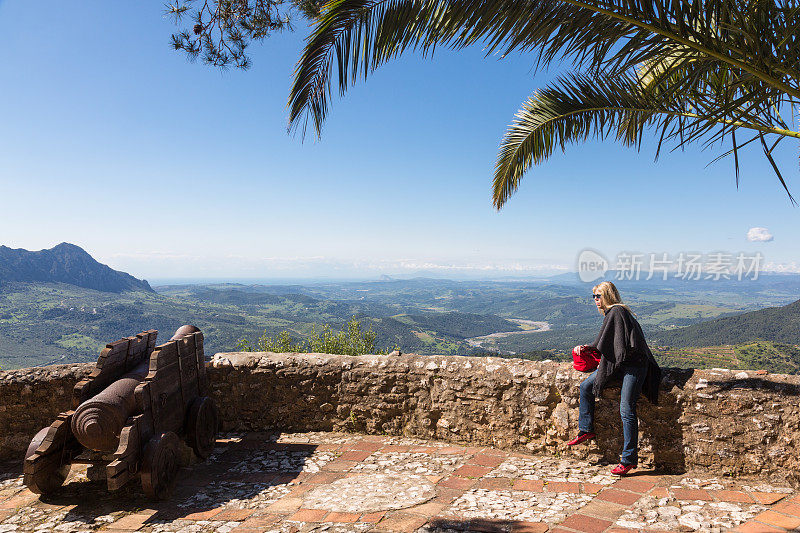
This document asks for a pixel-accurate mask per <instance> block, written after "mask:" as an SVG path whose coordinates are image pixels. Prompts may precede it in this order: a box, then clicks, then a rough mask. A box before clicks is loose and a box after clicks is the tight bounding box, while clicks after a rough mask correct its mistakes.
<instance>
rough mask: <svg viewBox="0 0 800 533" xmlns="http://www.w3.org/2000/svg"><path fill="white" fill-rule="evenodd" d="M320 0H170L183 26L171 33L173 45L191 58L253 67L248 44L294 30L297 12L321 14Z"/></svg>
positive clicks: (170, 10)
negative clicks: (293, 23)
mask: <svg viewBox="0 0 800 533" xmlns="http://www.w3.org/2000/svg"><path fill="white" fill-rule="evenodd" d="M320 4H321V1H318V0H202V1H200V0H170V1H169V2H168V3H166V4H165V6H164V7H165V10H166V14H167V15H170V16H171V17H172V18H173V19H174V21H175V23H176V24H177V25H181V26H183V25H185V27H184V28H183V29H181V30H180V31H178V32H176V33H174V34H172V43H171V44H172V47H173V48H174V49H175V50H178V51H182V52H185V53H186V55H187V56H188V57H189V59H190V60H192V61H194V60H195V59H197V58H198V57H200V58H202V60H203V62H204V63H206V64H208V65H213V66H216V67H222V68H226V67H229V66H231V65H233V66H234V67H236V68H241V69H246V68H248V67H249V66H250V58H249V56H248V55H247V47H248V45H249V44H250V43H251V42H252V41H263V40H264V39H266V38H267V37H269V36H270V35H272V34H273V33H276V32H280V31H284V30H292V29H293V28H292V21H293V18H295V17H296V16H297V15H299V16H300V17H302V18H314V17H316V16H318V15H319V6H320Z"/></svg>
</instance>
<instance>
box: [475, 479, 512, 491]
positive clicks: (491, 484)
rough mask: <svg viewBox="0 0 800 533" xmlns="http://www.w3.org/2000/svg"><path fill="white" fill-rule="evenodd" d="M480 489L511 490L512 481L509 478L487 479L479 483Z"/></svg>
mask: <svg viewBox="0 0 800 533" xmlns="http://www.w3.org/2000/svg"><path fill="white" fill-rule="evenodd" d="M478 488H479V489H490V490H498V489H500V490H509V489H510V488H511V480H510V479H508V478H507V477H485V478H483V479H481V480H480V481H478Z"/></svg>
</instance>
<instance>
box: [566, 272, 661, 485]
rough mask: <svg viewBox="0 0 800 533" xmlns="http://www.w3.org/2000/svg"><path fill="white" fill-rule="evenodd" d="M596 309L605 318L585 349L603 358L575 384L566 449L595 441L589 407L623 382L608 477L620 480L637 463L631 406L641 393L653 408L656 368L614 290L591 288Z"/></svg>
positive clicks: (658, 380)
mask: <svg viewBox="0 0 800 533" xmlns="http://www.w3.org/2000/svg"><path fill="white" fill-rule="evenodd" d="M592 297H593V298H594V303H595V305H597V310H598V311H599V312H600V313H601V314H603V315H605V318H604V319H603V327H602V328H600V333H599V334H598V335H597V338H596V339H595V341H594V342H593V343H592V344H590V346H592V347H594V348H596V349H597V350H598V351H600V353H601V354H602V356H601V358H600V364H599V365H598V367H597V370H595V371H594V372H592V374H591V375H590V376H589V377H588V378H586V379H585V380H584V381H583V382H582V383H581V385H580V408H579V416H578V436H577V437H575V438H574V439H572V440H571V441H569V443H568V445H569V446H574V445H576V444H581V443H582V442H586V441H588V440H590V439H593V438H595V432H594V402H595V398H597V397H598V396H599V395H600V393H601V391H602V390H603V388H604V387H605V386H606V385H607V384H608V383H609V381H612V380H615V379H621V380H622V389H621V393H620V402H619V414H620V416H621V417H622V434H623V440H624V443H623V447H622V455H621V457H620V462H619V465H617V466H616V467H615V468H614V469H613V470H612V471H611V473H612V474H616V475H620V476H622V475H625V474H627V473H628V472H629V471H630V470H631V469H633V468H636V466H637V463H638V462H639V457H638V447H639V422H638V419H637V418H636V401H637V400H638V399H639V394H640V393H644V395H645V396H646V397H647V399H648V400H650V402H651V403H652V404H653V405H655V404H656V403H658V387H659V385H660V383H661V369H660V368H659V367H658V363H656V360H655V359H654V358H653V354H652V352H651V351H650V348H649V347H648V346H647V342H646V341H645V340H644V333H642V328H641V326H640V325H639V323H638V322H637V321H636V319H635V318H634V315H633V313H632V312H631V310H630V308H629V307H628V306H627V305H625V304H623V303H622V299H621V298H620V296H619V291H618V290H617V288H616V287H615V286H614V284H613V283H611V282H610V281H604V282H602V283H600V284H599V285H597V286H595V287H594V288H593V289H592Z"/></svg>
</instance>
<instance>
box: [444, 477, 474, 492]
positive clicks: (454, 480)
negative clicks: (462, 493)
mask: <svg viewBox="0 0 800 533" xmlns="http://www.w3.org/2000/svg"><path fill="white" fill-rule="evenodd" d="M475 483H477V481H475V480H474V479H468V478H463V477H446V478H444V479H443V480H441V481H440V482H439V484H438V485H437V486H438V487H447V488H450V489H461V490H467V489H469V488H472V486H473V485H474V484H475Z"/></svg>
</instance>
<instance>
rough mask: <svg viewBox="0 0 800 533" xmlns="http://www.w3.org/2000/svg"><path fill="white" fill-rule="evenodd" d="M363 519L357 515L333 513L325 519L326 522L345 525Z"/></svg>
mask: <svg viewBox="0 0 800 533" xmlns="http://www.w3.org/2000/svg"><path fill="white" fill-rule="evenodd" d="M360 517H361V515H359V514H355V513H339V512H336V513H335V512H333V511H331V512H330V513H328V516H326V517H325V522H340V523H345V524H351V523H353V522H357V521H358V519H359V518H360Z"/></svg>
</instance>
